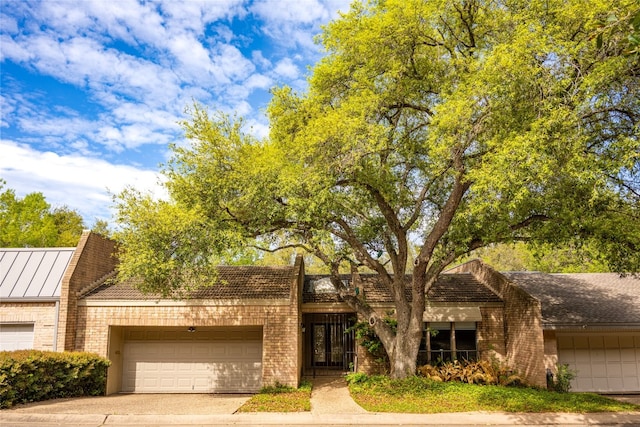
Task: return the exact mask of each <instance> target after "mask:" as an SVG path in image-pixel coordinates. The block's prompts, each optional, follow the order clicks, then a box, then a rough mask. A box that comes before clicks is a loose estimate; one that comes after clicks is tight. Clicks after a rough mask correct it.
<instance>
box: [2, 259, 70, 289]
mask: <svg viewBox="0 0 640 427" xmlns="http://www.w3.org/2000/svg"><path fill="white" fill-rule="evenodd" d="M74 251H75V248H28V249H24V248H2V249H0V298H2V299H8V298H35V299H52V298H54V299H55V298H59V297H60V290H61V287H62V278H63V276H64V273H65V271H66V270H67V266H68V265H69V262H70V261H71V258H72V257H73V253H74Z"/></svg>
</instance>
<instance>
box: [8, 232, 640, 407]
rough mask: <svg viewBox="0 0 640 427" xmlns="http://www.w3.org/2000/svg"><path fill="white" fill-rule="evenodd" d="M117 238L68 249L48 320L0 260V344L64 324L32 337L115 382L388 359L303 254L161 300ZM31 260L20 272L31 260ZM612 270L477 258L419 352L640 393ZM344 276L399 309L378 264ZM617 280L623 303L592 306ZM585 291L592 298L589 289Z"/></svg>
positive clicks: (626, 314) (187, 388) (200, 388)
mask: <svg viewBox="0 0 640 427" xmlns="http://www.w3.org/2000/svg"><path fill="white" fill-rule="evenodd" d="M113 250H114V243H113V242H112V241H110V240H107V239H104V238H102V237H100V236H98V235H95V234H92V233H90V232H86V233H84V234H83V236H82V238H81V240H80V243H79V244H78V246H77V247H76V248H75V249H74V248H71V249H64V250H62V251H63V252H64V253H65V254H67V255H69V254H70V256H69V259H68V262H67V266H66V270H65V273H64V274H63V275H62V277H61V279H59V283H58V286H57V289H58V291H54V292H53V293H52V296H51V298H52V299H53V300H52V301H50V302H46V304H49V305H50V307H49V306H48V307H49V308H51V307H53V310H54V311H53V316H54V318H53V319H50V320H48V321H46V322H40V321H39V319H40V314H38V313H39V311H38V310H42V304H44V301H42V302H40V301H37V300H35V299H33V298H32V297H31V294H28V293H24V294H23V295H21V294H20V293H19V292H17V290H19V289H22V288H24V287H28V286H26V285H25V284H23V283H22V281H24V280H25V279H24V278H22V279H19V278H18V277H19V275H17V274H15V270H14V265H15V264H16V262H9V258H7V260H6V261H5V258H0V266H2V274H1V275H0V280H1V282H0V298H2V300H0V306H1V309H0V325H2V327H3V329H2V330H1V331H2V334H1V335H0V342H5V341H6V340H7V339H8V338H7V337H9V336H10V335H12V332H11V330H10V329H6V330H5V326H7V327H8V326H10V325H17V324H23V325H24V324H30V325H31V328H32V330H33V334H34V336H38V334H40V335H43V336H44V335H46V336H50V337H53V336H55V342H56V343H55V345H52V344H49V343H48V341H47V340H39V339H34V340H33V347H34V348H42V349H54V350H59V351H61V350H83V351H92V352H95V353H98V354H100V355H102V356H106V357H108V358H109V359H110V360H111V362H112V365H111V367H110V368H109V373H108V384H107V393H108V394H111V393H116V392H172V393H176V392H177V393H190V392H254V391H257V390H258V389H259V388H260V387H261V386H262V385H267V384H275V383H280V384H285V385H297V384H298V383H299V382H300V379H301V377H302V376H305V375H307V376H312V375H326V374H335V373H342V372H345V371H348V370H351V369H355V370H358V371H364V372H367V371H372V370H375V369H379V368H380V365H379V363H378V362H377V361H376V360H374V358H373V357H371V356H370V355H368V354H367V353H366V351H364V349H363V348H362V347H361V346H359V345H357V343H356V342H355V339H354V337H353V333H346V332H347V330H348V328H349V326H351V325H352V324H353V322H354V319H356V317H357V316H356V315H355V313H353V311H352V310H351V309H350V308H349V307H348V306H347V305H346V304H345V303H344V302H342V301H341V300H340V298H339V297H338V295H337V294H336V292H335V290H334V289H333V287H332V286H331V284H330V282H329V281H328V279H327V277H326V276H318V275H306V274H305V272H304V263H303V262H302V259H301V258H298V259H297V260H296V261H295V263H294V264H293V265H291V266H283V267H258V266H254V267H221V268H220V270H219V276H218V278H217V283H215V284H213V286H210V287H207V288H202V289H199V290H197V291H194V292H191V293H189V294H187V295H182V296H181V297H180V298H177V297H176V298H162V297H160V296H157V295H145V294H142V293H140V292H139V291H138V290H137V289H136V288H135V286H134V285H133V284H132V283H117V284H116V283H114V280H113V278H114V277H115V275H114V269H115V266H116V260H115V258H114V257H113V256H112V254H113ZM10 251H11V250H4V251H2V250H0V256H3V257H4V256H6V253H5V252H10ZM33 251H37V250H33ZM16 259H17V258H16ZM14 261H15V260H14ZM27 264H28V263H25V264H24V265H23V266H22V270H25V271H26V270H29V269H30V268H33V265H35V264H29V265H31V267H28V268H26V269H25V266H27ZM35 276H37V275H34V276H30V277H35ZM587 276H588V277H587ZM616 277H618V276H617V275H612V274H607V275H604V276H599V277H595V276H593V275H591V276H589V275H586V276H585V275H570V276H567V275H544V274H539V273H504V274H502V273H498V272H496V271H494V270H493V269H491V268H490V267H489V266H487V265H485V264H483V263H481V262H479V261H472V262H469V263H466V264H463V265H461V266H458V267H456V268H454V269H452V270H449V271H447V272H445V274H442V276H441V277H440V279H439V280H438V281H437V283H436V284H435V285H434V286H433V287H432V288H431V289H430V290H429V293H428V301H429V303H428V306H427V308H426V310H425V313H424V322H425V330H427V329H428V330H430V331H438V332H437V334H435V335H432V334H428V333H425V340H424V343H423V345H422V347H421V351H420V356H419V357H420V361H421V362H424V363H426V362H427V361H436V360H439V359H443V360H447V359H451V358H483V359H497V360H500V361H502V362H504V363H507V364H509V365H511V366H513V367H514V368H515V369H517V370H518V371H519V372H520V373H521V374H522V375H523V376H525V377H526V379H527V380H528V382H530V383H531V384H534V385H538V386H544V385H545V384H546V373H547V369H550V370H554V369H555V366H556V363H558V362H560V363H569V364H570V365H572V366H573V367H576V368H577V369H578V370H579V374H578V377H577V380H576V382H575V384H574V387H576V386H577V387H576V389H580V390H592V391H616V392H620V391H627V392H628V391H640V386H638V378H639V377H640V280H638V279H633V278H627V279H620V278H618V280H622V281H624V286H618V285H620V283H621V282H618V281H616V279H615V278H616ZM52 280H53V279H52ZM343 280H344V281H345V283H346V284H348V285H349V287H350V288H351V289H352V290H353V292H354V293H356V294H357V295H358V296H359V297H360V298H363V299H365V300H366V301H367V303H369V304H370V305H371V306H374V307H376V308H378V309H379V310H380V311H382V312H385V311H387V310H392V308H393V306H392V303H391V298H390V295H389V292H388V290H386V289H385V288H384V286H382V285H381V284H380V283H379V282H378V281H377V280H376V276H374V275H366V274H361V275H356V276H350V275H349V276H347V275H345V276H344V277H343ZM54 281H55V280H54ZM31 282H34V283H35V282H36V280H35V279H31ZM33 286H35V284H34V285H33ZM49 286H53V285H51V284H49ZM569 286H570V287H569ZM616 286H618V288H616V289H617V292H618V293H617V294H615V298H614V300H615V301H617V302H618V304H617V307H618V308H620V310H618V311H617V313H618V315H617V316H609V317H606V316H605V314H606V313H604V312H596V311H594V310H595V308H594V304H593V303H594V302H597V301H600V302H602V301H605V300H606V301H609V300H610V299H611V297H612V296H613V293H610V292H609V291H611V290H612V289H614V288H615V287H616ZM9 289H11V290H9ZM595 290H598V292H599V293H598V294H597V295H598V298H595V297H594V296H593V292H595ZM587 291H588V292H587ZM30 292H32V291H30ZM56 292H58V293H57V294H56ZM8 295H9V297H7V296H8ZM585 295H591V296H590V298H592V300H591V302H592V304H591V305H589V304H588V302H589V301H582V300H581V299H580V297H581V296H585ZM47 296H48V294H47ZM560 296H562V297H563V298H564V299H562V298H560ZM559 298H560V299H559ZM615 301H613V302H612V304H614V303H615ZM621 302H624V304H621ZM596 305H597V304H596ZM600 305H601V304H600ZM605 311H606V310H605ZM598 313H599V314H598ZM579 316H582V317H579ZM598 316H599V317H598ZM578 320H580V321H578ZM576 322H577V323H576ZM45 324H46V325H45ZM52 324H53V328H52V326H51V325H52ZM585 325H586V326H585ZM47 328H48V329H47ZM40 329H42V330H43V331H48V332H46V333H44V332H41V331H40ZM54 331H55V332H54ZM49 341H53V338H51V339H50V340H49ZM602 358H604V359H603V360H604V364H602V360H601V359H602ZM603 370H604V374H603V373H602V372H603ZM617 372H620V373H621V374H623V375H618V376H616V375H617ZM603 375H604V377H605V378H607V380H606V381H603V380H602V376H603ZM634 381H635V382H634Z"/></svg>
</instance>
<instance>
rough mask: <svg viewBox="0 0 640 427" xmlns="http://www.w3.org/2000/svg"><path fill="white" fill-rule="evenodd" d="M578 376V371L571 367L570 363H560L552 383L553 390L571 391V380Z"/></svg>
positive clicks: (560, 391) (559, 391)
mask: <svg viewBox="0 0 640 427" xmlns="http://www.w3.org/2000/svg"><path fill="white" fill-rule="evenodd" d="M575 377H576V372H575V371H574V370H572V369H570V368H569V365H566V364H562V365H558V367H557V370H556V374H555V375H554V378H553V382H552V384H551V386H552V388H553V390H555V391H557V392H558V393H569V391H570V390H571V381H572V380H573V379H574V378H575Z"/></svg>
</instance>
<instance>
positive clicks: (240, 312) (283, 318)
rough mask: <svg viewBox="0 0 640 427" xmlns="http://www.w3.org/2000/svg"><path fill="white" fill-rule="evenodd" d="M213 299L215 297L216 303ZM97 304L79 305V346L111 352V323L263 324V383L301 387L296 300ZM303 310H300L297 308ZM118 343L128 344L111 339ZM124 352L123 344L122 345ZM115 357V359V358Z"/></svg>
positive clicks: (206, 325) (92, 350)
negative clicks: (227, 303) (246, 303)
mask: <svg viewBox="0 0 640 427" xmlns="http://www.w3.org/2000/svg"><path fill="white" fill-rule="evenodd" d="M212 303H213V302H212ZM206 304H207V303H206V302H203V304H202V305H197V306H185V305H178V306H131V307H122V306H94V305H89V306H85V305H80V306H79V307H78V318H77V325H78V328H77V335H76V340H75V348H74V350H77V351H91V352H95V353H98V354H100V355H102V356H105V357H109V355H110V354H115V352H116V351H118V350H116V349H114V348H111V349H110V348H109V345H110V342H109V328H110V327H119V326H121V327H127V326H148V327H176V326H179V327H184V328H185V329H186V328H187V327H189V326H195V327H221V326H262V328H263V342H262V373H263V376H262V378H263V384H265V385H269V384H275V383H276V382H279V383H281V384H284V385H290V386H296V387H297V386H298V384H299V378H300V377H299V373H300V368H299V365H298V358H299V355H298V351H297V346H298V324H297V322H296V318H295V315H293V314H294V313H292V310H291V308H292V307H291V305H289V304H287V303H282V302H277V301H274V304H272V305H265V306H255V305H254V306H242V305H235V306H214V305H206ZM296 311H297V310H296ZM111 344H112V345H115V346H118V345H122V343H115V342H114V343H111ZM119 351H120V352H122V348H120V349H119ZM112 362H115V361H112Z"/></svg>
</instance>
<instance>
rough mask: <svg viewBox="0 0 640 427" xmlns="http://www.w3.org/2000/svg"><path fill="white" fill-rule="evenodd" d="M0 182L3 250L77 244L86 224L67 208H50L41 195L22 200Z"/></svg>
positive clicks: (1, 242)
mask: <svg viewBox="0 0 640 427" xmlns="http://www.w3.org/2000/svg"><path fill="white" fill-rule="evenodd" d="M5 184H6V182H5V181H3V180H0V247H4V248H21V247H36V248H37V247H72V246H76V245H77V244H78V240H79V239H80V236H81V235H82V230H83V229H84V228H85V227H84V222H83V219H82V216H80V214H79V213H78V212H77V211H75V210H72V209H70V208H68V207H67V206H62V207H57V208H51V206H50V205H49V203H47V201H46V199H45V197H44V196H43V195H42V193H29V194H27V195H26V196H24V197H23V198H19V197H17V196H16V194H15V191H14V190H11V189H6V190H4V191H3V189H4V186H5Z"/></svg>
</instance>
